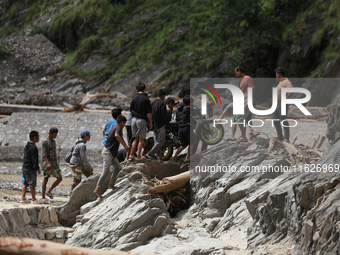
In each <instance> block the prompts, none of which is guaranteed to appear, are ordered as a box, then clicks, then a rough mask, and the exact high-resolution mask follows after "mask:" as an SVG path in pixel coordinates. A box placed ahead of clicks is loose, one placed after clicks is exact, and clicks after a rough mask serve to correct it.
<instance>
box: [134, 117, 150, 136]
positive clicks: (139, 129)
mask: <svg viewBox="0 0 340 255" xmlns="http://www.w3.org/2000/svg"><path fill="white" fill-rule="evenodd" d="M131 129H132V137H137V136H138V137H140V138H143V139H145V138H146V131H147V125H146V120H144V119H139V118H132V125H131Z"/></svg>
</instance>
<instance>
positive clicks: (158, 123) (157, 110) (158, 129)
mask: <svg viewBox="0 0 340 255" xmlns="http://www.w3.org/2000/svg"><path fill="white" fill-rule="evenodd" d="M165 94H166V92H165V90H164V89H160V90H158V91H157V96H158V97H157V98H156V99H155V101H153V102H152V105H151V107H152V115H151V116H152V121H153V123H152V124H153V127H154V130H153V133H154V137H153V140H154V146H153V147H152V149H151V150H150V151H149V152H148V153H147V154H146V155H145V156H146V157H147V158H150V159H153V157H152V156H154V155H156V157H157V160H158V162H160V163H161V162H163V161H162V156H161V154H160V150H161V147H162V146H163V145H164V142H165V136H166V130H169V129H170V124H169V119H168V114H167V110H166V105H165V102H164V99H165Z"/></svg>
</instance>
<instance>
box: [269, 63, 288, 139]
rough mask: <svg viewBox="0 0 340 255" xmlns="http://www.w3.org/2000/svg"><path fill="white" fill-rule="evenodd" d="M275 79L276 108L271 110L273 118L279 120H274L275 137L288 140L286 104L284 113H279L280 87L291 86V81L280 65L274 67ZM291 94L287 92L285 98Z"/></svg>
mask: <svg viewBox="0 0 340 255" xmlns="http://www.w3.org/2000/svg"><path fill="white" fill-rule="evenodd" d="M275 74H276V79H277V80H278V81H279V84H278V85H277V107H276V110H275V111H274V112H273V119H277V120H280V121H274V126H275V129H276V133H277V139H279V140H283V141H286V142H289V123H288V121H287V120H285V119H287V113H288V105H286V115H282V114H281V107H282V106H281V89H282V88H291V87H293V85H292V83H291V82H290V81H289V80H288V78H287V77H286V76H285V70H284V69H283V68H282V67H278V68H276V69H275ZM290 96H291V94H287V98H289V97H290ZM282 120H285V121H283V123H282V124H283V125H284V128H283V132H284V135H283V134H282V128H281V123H280V122H281V121H282Z"/></svg>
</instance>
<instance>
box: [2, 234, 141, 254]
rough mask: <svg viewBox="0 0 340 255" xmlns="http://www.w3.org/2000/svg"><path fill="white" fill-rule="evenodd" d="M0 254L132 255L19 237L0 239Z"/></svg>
mask: <svg viewBox="0 0 340 255" xmlns="http://www.w3.org/2000/svg"><path fill="white" fill-rule="evenodd" d="M0 254H2V255H19V254H20V255H45V254H49V255H60V254H62V255H75V254H78V255H128V254H129V255H133V254H141V253H130V252H123V251H103V250H95V249H87V248H78V247H73V246H67V245H64V244H59V243H53V242H49V241H40V240H34V239H29V238H21V237H0Z"/></svg>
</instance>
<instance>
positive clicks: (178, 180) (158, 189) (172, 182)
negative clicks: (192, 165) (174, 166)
mask: <svg viewBox="0 0 340 255" xmlns="http://www.w3.org/2000/svg"><path fill="white" fill-rule="evenodd" d="M189 180H190V171H187V172H184V173H181V174H178V175H175V176H171V177H166V178H164V179H163V180H162V181H161V183H160V184H159V185H156V186H154V187H152V188H151V189H149V190H148V193H149V194H155V193H164V194H167V193H169V192H170V191H173V190H176V189H179V188H183V187H185V186H186V185H187V184H188V182H189Z"/></svg>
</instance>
